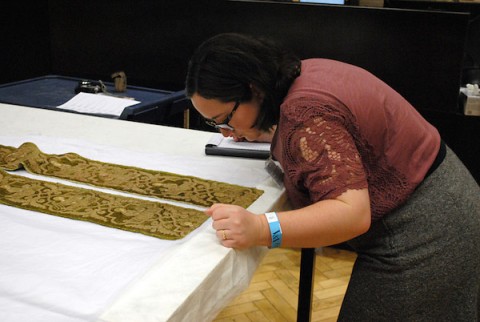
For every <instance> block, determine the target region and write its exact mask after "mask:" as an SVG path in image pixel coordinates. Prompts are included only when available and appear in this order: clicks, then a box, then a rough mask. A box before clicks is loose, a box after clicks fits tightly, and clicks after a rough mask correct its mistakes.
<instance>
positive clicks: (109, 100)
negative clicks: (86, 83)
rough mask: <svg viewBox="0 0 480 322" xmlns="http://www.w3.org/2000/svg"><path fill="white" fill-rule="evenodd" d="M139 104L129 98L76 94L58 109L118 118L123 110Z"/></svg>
mask: <svg viewBox="0 0 480 322" xmlns="http://www.w3.org/2000/svg"><path fill="white" fill-rule="evenodd" d="M138 103H140V102H139V101H136V100H134V99H130V98H120V97H114V96H109V95H103V94H91V93H83V92H81V93H78V94H77V95H75V96H74V97H73V98H72V99H71V100H69V101H68V102H66V103H65V104H62V105H59V106H57V107H58V108H61V109H65V110H70V111H75V112H80V113H86V114H105V115H114V116H120V115H121V114H122V112H123V110H124V109H125V108H126V107H128V106H131V105H135V104H138Z"/></svg>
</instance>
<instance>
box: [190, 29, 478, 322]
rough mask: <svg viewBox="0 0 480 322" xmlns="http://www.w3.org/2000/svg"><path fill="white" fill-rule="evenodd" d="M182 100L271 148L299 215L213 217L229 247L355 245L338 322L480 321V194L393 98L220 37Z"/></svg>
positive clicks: (349, 74) (351, 72)
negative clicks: (265, 142) (185, 99)
mask: <svg viewBox="0 0 480 322" xmlns="http://www.w3.org/2000/svg"><path fill="white" fill-rule="evenodd" d="M186 89H187V95H188V96H189V97H190V98H191V100H192V103H193V105H194V106H195V108H196V109H197V110H198V112H199V113H200V114H201V115H202V116H203V117H204V118H205V119H206V121H207V123H208V124H210V125H212V126H215V127H216V128H217V129H219V130H220V131H221V132H222V133H223V135H224V136H233V137H235V138H236V139H246V140H249V141H255V140H267V141H271V142H272V154H273V157H274V158H275V159H276V160H278V161H279V162H280V164H281V166H282V168H283V170H284V184H285V188H286V191H287V194H288V197H289V199H290V201H291V203H292V205H293V206H294V207H293V208H294V210H292V211H284V212H278V213H276V214H275V213H269V214H265V215H263V214H261V215H258V214H252V213H250V212H248V211H247V210H245V209H243V208H241V207H237V206H232V205H225V204H215V205H212V206H211V207H210V208H209V209H208V210H207V211H206V213H207V214H208V215H210V216H211V217H212V219H213V228H214V229H215V230H216V231H217V236H218V238H219V239H220V241H221V243H222V244H223V245H224V246H226V247H233V248H238V249H242V248H248V247H252V246H258V245H264V246H269V247H278V246H281V247H308V248H310V247H320V246H326V245H332V244H337V243H341V242H347V243H348V244H349V245H350V246H351V247H352V248H353V249H354V250H355V251H356V252H357V253H358V257H357V261H356V263H355V265H354V268H353V271H352V276H351V280H350V284H349V287H348V290H347V292H346V295H345V298H344V302H343V304H342V309H341V312H340V316H339V320H341V321H384V320H385V321H387V320H388V321H395V320H397V321H476V320H477V319H478V318H479V315H478V313H479V306H480V304H479V303H480V302H479V296H480V294H479V293H480V188H479V186H478V185H477V184H476V182H475V181H474V179H473V178H472V176H471V175H470V174H469V172H468V171H467V170H466V169H465V167H464V166H463V165H462V163H461V162H460V161H459V160H458V158H457V157H456V156H455V155H454V153H453V152H452V151H451V150H450V149H449V148H448V147H446V146H445V144H444V143H443V142H442V141H441V138H440V135H439V133H438V131H437V130H436V129H435V128H434V127H433V126H432V125H430V124H429V123H428V122H427V121H425V120H424V119H423V118H422V117H421V115H420V114H419V113H418V112H417V111H416V110H415V108H413V107H412V106H411V105H410V104H409V103H408V102H407V101H406V100H405V99H404V98H402V97H401V96H400V95H399V94H398V93H397V92H395V91H394V90H393V89H392V88H390V87H389V86H388V85H386V84H385V83H383V82H382V81H381V80H379V79H378V78H376V77H375V76H373V75H372V74H370V73H368V72H367V71H365V70H363V69H361V68H358V67H355V66H352V65H348V64H345V63H341V62H338V61H333V60H327V59H308V60H303V61H300V60H299V59H298V58H297V57H296V56H295V55H293V54H292V53H290V52H288V51H286V50H284V49H282V48H280V47H279V46H277V45H275V44H273V43H272V42H269V41H267V40H262V39H257V38H253V37H250V36H246V35H240V34H221V35H218V36H215V37H213V38H211V39H209V40H207V41H206V42H204V43H203V44H202V45H201V46H200V47H199V48H198V49H197V50H196V52H195V53H194V55H193V57H192V58H191V61H190V63H189V66H188V74H187V79H186Z"/></svg>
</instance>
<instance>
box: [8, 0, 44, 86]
mask: <svg viewBox="0 0 480 322" xmlns="http://www.w3.org/2000/svg"><path fill="white" fill-rule="evenodd" d="M0 39H1V47H0V48H1V51H0V84H3V83H7V82H12V81H16V80H21V79H26V78H31V77H35V76H38V75H44V74H48V73H49V72H50V71H51V60H50V58H51V56H50V30H49V16H48V1H47V0H17V1H0Z"/></svg>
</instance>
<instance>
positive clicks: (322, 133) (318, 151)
mask: <svg viewBox="0 0 480 322" xmlns="http://www.w3.org/2000/svg"><path fill="white" fill-rule="evenodd" d="M303 103H305V101H303ZM307 105H314V106H315V108H313V107H309V106H306V107H305V106H303V108H302V109H301V111H302V112H301V113H296V116H295V119H296V120H295V122H294V123H296V124H297V126H295V127H290V129H292V130H291V131H290V133H286V134H287V135H286V138H287V142H286V145H285V147H286V151H285V152H286V154H285V156H286V157H287V159H288V160H289V161H288V164H289V165H290V166H289V167H288V169H286V170H287V175H288V176H289V178H290V180H291V182H292V184H294V185H295V186H296V187H295V188H296V189H297V190H300V191H305V192H308V194H309V198H310V201H311V202H316V201H319V200H322V199H332V198H335V197H337V196H339V195H341V194H342V193H343V192H345V191H346V190H348V189H362V188H366V187H367V186H368V184H367V179H366V175H365V171H364V167H363V164H362V160H361V158H360V154H359V152H358V150H357V147H356V145H355V140H354V137H353V133H352V132H353V131H352V129H353V128H355V125H354V124H353V120H352V119H351V118H353V116H352V115H345V110H346V108H344V109H340V110H339V108H338V107H334V106H329V105H322V106H321V107H320V108H319V106H318V102H317V104H308V102H307ZM297 111H299V110H297ZM290 120H291V118H290ZM298 124H301V125H298Z"/></svg>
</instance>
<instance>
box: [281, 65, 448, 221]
mask: <svg viewBox="0 0 480 322" xmlns="http://www.w3.org/2000/svg"><path fill="white" fill-rule="evenodd" d="M280 109H281V112H280V120H279V124H278V128H277V131H276V133H275V136H274V138H273V142H272V152H273V155H274V157H275V158H276V159H277V160H278V161H279V162H280V164H281V165H282V167H283V169H284V172H285V177H284V183H285V188H286V191H287V194H288V196H289V199H290V201H291V202H292V204H293V205H294V207H296V208H298V207H304V206H307V205H309V204H312V203H314V202H317V201H320V200H322V199H332V198H335V197H337V196H339V195H341V194H342V193H343V192H345V191H346V190H348V189H362V188H368V191H369V195H370V202H371V210H372V220H373V221H375V220H378V219H379V218H381V217H382V216H383V215H385V214H386V213H388V212H390V211H391V210H392V209H394V208H396V207H398V206H399V205H401V204H402V203H403V202H405V201H406V200H407V199H408V197H409V196H410V194H411V193H412V192H413V191H414V190H415V188H416V187H417V185H418V184H419V183H420V182H421V181H422V180H423V178H424V177H425V174H426V173H427V171H428V169H429V168H430V165H431V164H432V163H433V161H434V160H435V157H436V155H437V152H438V150H439V147H440V136H439V134H438V131H437V130H436V129H435V128H434V127H433V126H432V125H430V124H429V123H428V122H427V121H425V120H424V119H423V117H422V116H421V115H420V114H419V113H418V112H417V111H416V110H415V109H414V108H413V107H412V106H411V105H410V104H409V103H408V102H407V101H406V100H405V99H404V98H402V97H401V96H400V95H399V94H398V93H397V92H395V91H394V90H393V89H392V88H390V87H389V86H388V85H386V84H385V83H383V82H382V81H381V80H379V79H378V78H376V77H375V76H373V75H372V74H370V73H369V72H367V71H366V70H363V69H361V68H358V67H355V66H352V65H348V64H345V63H341V62H338V61H333V60H327V59H309V60H304V61H303V62H302V73H301V75H300V76H299V77H298V78H297V79H296V80H295V82H294V83H293V85H292V87H291V88H290V91H289V93H288V95H287V97H286V98H285V100H284V102H283V104H282V105H281V107H280Z"/></svg>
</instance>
